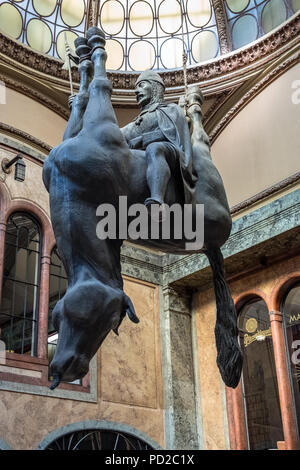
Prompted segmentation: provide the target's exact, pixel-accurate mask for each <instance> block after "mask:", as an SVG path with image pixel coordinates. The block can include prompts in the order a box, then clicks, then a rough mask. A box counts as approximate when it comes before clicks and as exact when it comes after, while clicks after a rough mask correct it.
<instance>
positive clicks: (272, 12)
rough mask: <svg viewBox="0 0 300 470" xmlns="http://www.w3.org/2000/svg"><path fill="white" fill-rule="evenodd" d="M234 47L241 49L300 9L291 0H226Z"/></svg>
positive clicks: (299, 3) (298, 5) (298, 3)
mask: <svg viewBox="0 0 300 470" xmlns="http://www.w3.org/2000/svg"><path fill="white" fill-rule="evenodd" d="M225 5H226V14H227V19H228V24H229V30H230V32H231V39H232V46H233V49H239V48H240V47H243V46H245V45H247V44H249V43H251V42H253V41H255V40H256V39H258V38H259V37H261V36H263V35H264V34H267V33H269V32H270V31H272V30H273V29H275V28H277V27H278V26H279V25H281V24H282V23H284V22H285V21H286V20H287V19H288V18H289V17H290V16H292V15H293V14H294V13H296V12H297V11H298V10H299V9H300V2H299V1H291V0H226V1H225Z"/></svg>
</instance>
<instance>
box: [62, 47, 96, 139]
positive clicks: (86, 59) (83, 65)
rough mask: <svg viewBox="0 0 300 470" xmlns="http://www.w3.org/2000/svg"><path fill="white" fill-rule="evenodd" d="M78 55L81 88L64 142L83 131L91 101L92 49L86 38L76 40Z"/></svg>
mask: <svg viewBox="0 0 300 470" xmlns="http://www.w3.org/2000/svg"><path fill="white" fill-rule="evenodd" d="M75 46H76V53H77V55H78V56H79V69H78V70H79V74H80V88H79V92H78V94H77V95H76V96H75V98H74V100H73V103H72V111H71V115H70V118H69V121H68V124H67V127H66V130H65V133H64V137H63V140H66V139H70V138H72V137H75V136H76V135H77V134H78V133H79V132H80V131H81V129H82V122H83V115H84V113H85V110H86V107H87V103H88V100H89V91H88V89H89V84H90V81H91V77H92V70H93V63H92V61H91V60H90V55H91V48H90V47H89V46H88V44H87V39H86V38H77V39H76V40H75Z"/></svg>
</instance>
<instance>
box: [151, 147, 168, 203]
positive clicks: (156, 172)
mask: <svg viewBox="0 0 300 470" xmlns="http://www.w3.org/2000/svg"><path fill="white" fill-rule="evenodd" d="M170 151H171V152H172V150H170V148H169V146H168V144H165V143H164V142H153V143H152V144H149V145H148V147H147V149H146V159H147V183H148V186H149V189H150V194H151V196H150V198H148V199H146V201H145V204H146V205H149V204H151V203H155V202H156V203H158V204H163V203H164V197H165V194H166V190H167V186H168V183H169V180H170V178H171V170H170V166H169V164H168V162H167V161H168V159H169V153H170Z"/></svg>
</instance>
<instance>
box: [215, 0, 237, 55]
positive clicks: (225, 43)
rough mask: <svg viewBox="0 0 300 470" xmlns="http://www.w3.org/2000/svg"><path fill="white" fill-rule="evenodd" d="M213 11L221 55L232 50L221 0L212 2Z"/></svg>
mask: <svg viewBox="0 0 300 470" xmlns="http://www.w3.org/2000/svg"><path fill="white" fill-rule="evenodd" d="M212 5H213V7H214V10H215V15H216V23H217V29H218V33H219V41H220V49H221V54H227V52H230V51H231V50H232V43H231V39H230V34H229V28H228V23H227V17H226V11H225V6H224V1H223V0H212Z"/></svg>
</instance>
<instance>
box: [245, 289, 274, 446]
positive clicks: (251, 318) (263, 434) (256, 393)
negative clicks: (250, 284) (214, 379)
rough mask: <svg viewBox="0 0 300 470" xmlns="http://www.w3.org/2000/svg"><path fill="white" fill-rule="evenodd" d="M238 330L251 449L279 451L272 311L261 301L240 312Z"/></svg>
mask: <svg viewBox="0 0 300 470" xmlns="http://www.w3.org/2000/svg"><path fill="white" fill-rule="evenodd" d="M238 328H239V338H240V344H241V348H242V350H243V354H244V366H243V374H242V390H243V402H244V410H245V421H246V432H247V440H248V448H249V449H251V450H264V449H276V448H277V442H278V441H282V440H283V430H282V421H281V411H280V402H279V394H278V386H277V378H276V369H275V360H274V352H273V341H272V332H271V324H270V318H269V311H268V307H267V305H266V303H265V302H264V300H262V299H261V298H258V297H256V298H253V299H251V300H250V301H248V302H247V303H246V304H244V306H243V307H242V309H241V310H240V312H239V317H238Z"/></svg>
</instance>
